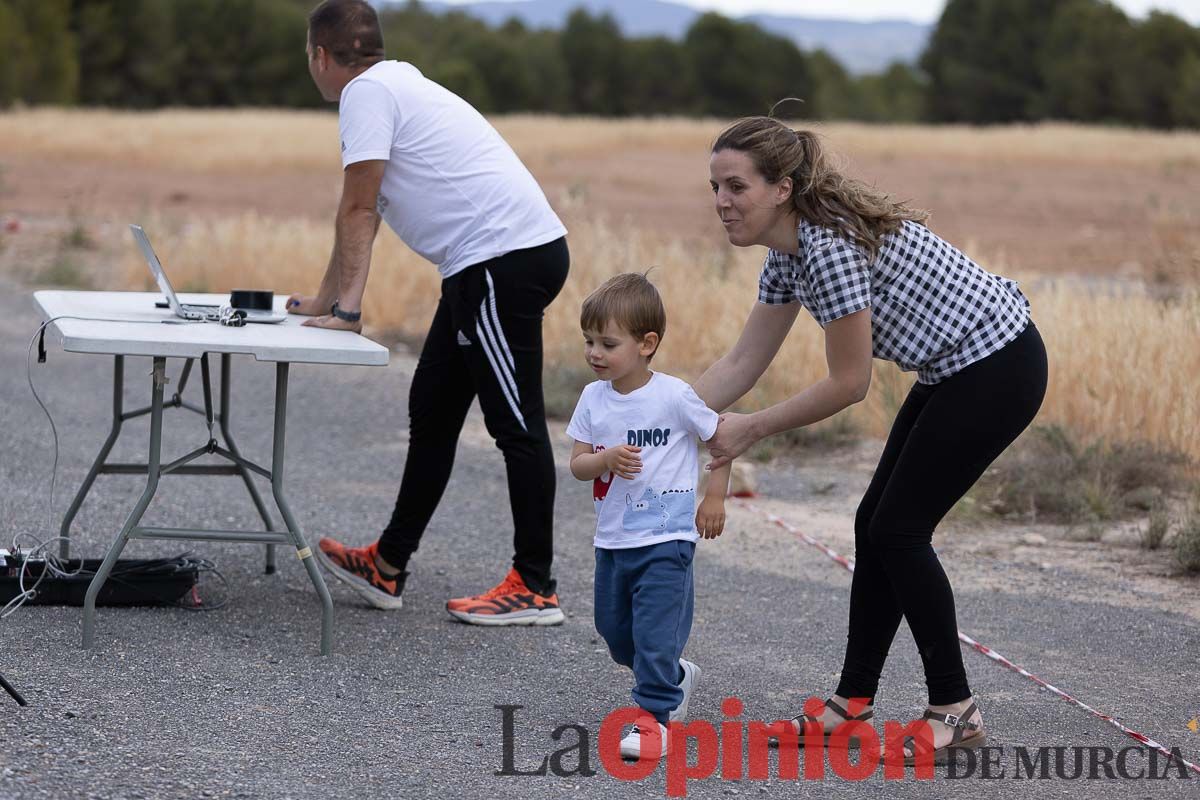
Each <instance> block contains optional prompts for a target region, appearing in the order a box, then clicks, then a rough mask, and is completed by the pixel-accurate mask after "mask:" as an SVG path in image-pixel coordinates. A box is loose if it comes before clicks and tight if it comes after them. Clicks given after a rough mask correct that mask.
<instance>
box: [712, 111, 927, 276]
mask: <svg viewBox="0 0 1200 800" xmlns="http://www.w3.org/2000/svg"><path fill="white" fill-rule="evenodd" d="M722 150H738V151H741V152H743V153H745V154H746V155H748V156H749V157H750V160H751V161H752V162H754V166H755V167H756V168H757V169H758V171H759V173H760V174H762V176H763V178H765V179H766V180H767V182H768V183H778V182H779V181H781V180H783V179H784V178H791V179H792V186H793V188H792V198H791V199H792V206H793V208H794V209H795V210H796V213H797V214H799V215H800V217H801V218H802V219H804V220H807V221H808V222H811V223H813V224H814V225H819V226H821V227H824V228H828V229H830V230H835V231H838V232H840V233H841V234H842V236H844V237H845V238H846V239H847V240H849V241H851V242H854V243H855V244H857V245H859V246H860V247H862V248H863V249H864V250H865V251H866V253H867V256H868V257H869V259H870V260H871V261H874V260H875V257H876V256H877V255H878V254H879V249H880V248H881V247H882V246H883V239H884V237H885V236H886V235H887V234H889V233H894V232H895V231H897V230H899V229H900V226H901V225H902V224H903V223H904V221H905V220H912V221H913V222H917V223H920V224H922V225H924V224H925V222H926V221H927V220H928V219H929V212H927V211H922V210H919V209H912V208H909V207H908V206H907V205H906V204H904V203H902V202H897V201H895V200H892V199H891V197H889V196H888V195H886V194H884V193H882V192H880V191H878V190H876V189H874V188H873V187H871V186H868V185H867V184H865V183H863V182H862V181H858V180H855V179H853V178H848V177H846V176H845V175H843V174H842V173H841V171H839V170H838V168H837V166H836V165H835V164H834V163H833V161H832V159H831V158H830V157H829V155H828V154H827V153H826V151H825V148H824V147H823V146H822V145H821V141H820V139H819V138H818V137H817V134H815V133H814V132H812V131H809V130H792V129H791V128H789V127H787V126H786V125H784V124H783V123H782V122H780V121H779V120H777V119H775V118H774V117H744V118H742V119H739V120H738V121H737V122H734V123H733V124H732V125H730V126H729V127H728V128H726V129H725V130H724V131H722V132H721V135H720V136H718V137H717V140H716V141H715V142H713V146H712V152H714V153H718V152H720V151H722Z"/></svg>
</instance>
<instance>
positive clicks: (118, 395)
mask: <svg viewBox="0 0 1200 800" xmlns="http://www.w3.org/2000/svg"><path fill="white" fill-rule="evenodd" d="M124 391H125V356H117V357H116V367H115V369H114V371H113V419H112V430H110V431H109V432H108V438H107V439H105V440H104V445H103V446H102V447H101V448H100V455H98V456H96V460H95V461H94V462H92V468H91V469H90V470H88V474H87V477H86V478H84V479H83V485H82V486H80V487H79V491H78V492H76V493H75V499H74V500H72V501H71V507H70V508H68V509H67V513H66V516H64V517H63V521H62V527H61V529H60V530H59V532H58V535H59V536H61V537H63V538H62V539H61V540H60V541H59V545H58V557H59V558H61V559H62V560H64V561H66V560H67V559H68V558H70V557H71V523H72V522H73V521H74V520H75V515H76V514H78V513H79V508H80V507H81V506H82V505H83V501H84V498H86V497H87V493H88V492H89V491H91V489H92V484H93V483H95V481H96V476H97V475H99V474H100V467H102V466H103V465H104V461H105V459H107V458H108V454H109V453H110V452H111V451H112V449H113V445H114V444H116V443H117V437H118V436H120V435H121V423H122V422H123V420H122V419H121V414H122V411H123V408H124V405H123V403H124V396H123V393H124Z"/></svg>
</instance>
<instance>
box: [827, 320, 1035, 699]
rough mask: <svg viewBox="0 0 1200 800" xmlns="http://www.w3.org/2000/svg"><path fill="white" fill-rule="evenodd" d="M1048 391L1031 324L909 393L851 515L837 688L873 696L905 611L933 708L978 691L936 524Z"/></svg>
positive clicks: (1026, 422) (845, 692) (851, 694)
mask: <svg viewBox="0 0 1200 800" xmlns="http://www.w3.org/2000/svg"><path fill="white" fill-rule="evenodd" d="M1045 394H1046V349H1045V347H1044V346H1043V344H1042V338H1041V336H1040V335H1039V334H1038V331H1037V328H1035V327H1034V325H1033V323H1032V322H1030V323H1029V325H1028V326H1027V327H1026V328H1025V330H1024V331H1023V332H1022V333H1021V334H1020V335H1019V336H1018V337H1017V338H1016V339H1014V340H1013V341H1012V342H1010V343H1009V344H1007V345H1006V346H1005V347H1004V348H1002V349H1001V350H999V351H997V352H995V353H993V354H991V355H990V356H987V357H986V358H984V359H982V360H980V361H976V362H975V363H974V364H971V365H969V366H967V367H965V368H964V369H962V370H961V371H959V372H957V373H955V374H954V375H952V376H950V377H949V378H947V379H945V380H944V381H942V382H941V383H937V384H934V385H925V384H917V385H916V386H914V387H913V388H912V391H911V392H909V395H908V397H907V398H906V399H905V401H904V405H903V406H901V408H900V412H899V413H898V414H897V415H896V421H895V423H894V424H893V425H892V430H891V433H890V434H888V440H887V444H886V445H885V447H884V449H883V455H882V456H881V457H880V459H879V466H878V467H877V468H876V470H875V475H874V477H873V478H872V479H871V485H870V486H868V487H867V493H866V494H865V495H864V496H863V499H862V502H861V503H860V504H859V507H858V513H857V515H856V516H855V520H854V547H855V553H856V562H855V567H854V579H853V582H852V584H851V587H850V626H849V636H848V637H847V638H848V641H847V643H846V660H845V663H844V664H843V666H842V677H841V682H840V683H839V684H838V689H837V693H838V694H839V695H841V696H842V697H847V698H849V697H862V698H867V699H868V700H869V701H871V702H873V701H874V698H875V692H876V689H877V688H878V686H879V675H880V672H881V671H882V670H883V662H884V661H885V660H886V659H887V655H888V650H889V649H890V648H891V645H892V639H893V638H894V637H895V635H896V629H897V628H898V627H899V626H900V618H901V617H904V618H905V619H907V620H908V625H909V628H911V629H912V634H913V638H914V639H915V640H916V643H917V650H918V652H919V653H920V655H921V661H922V663H923V664H924V666H925V684H926V686H928V688H929V703H930V705H948V704H950V703H957V702H958V701H960V700H965V699H966V698H968V697H970V696H971V689H970V687H969V686H968V685H967V673H966V670H965V669H964V668H963V661H962V652H961V650H960V648H959V643H958V624H957V621H956V620H955V615H954V594H953V592H952V591H951V589H950V581H949V580H947V578H946V573H945V572H944V571H943V570H942V565H941V564H940V563H939V562H938V558H937V554H936V553H934V551H933V545H932V543H931V542H932V540H933V529H934V528H935V527H937V524H938V522H940V521H941V519H942V517H943V516H945V514H946V512H947V511H949V510H950V509H951V507H953V506H954V504H955V503H956V502H958V500H959V499H960V498H961V497H962V496H963V495H964V494H966V492H967V490H968V489H970V488H971V486H972V485H973V484H974V483H975V481H976V480H978V479H979V476H980V475H982V474H983V471H984V470H985V469H987V467H988V465H989V464H991V463H992V461H994V460H995V459H996V457H997V456H999V455H1000V454H1001V453H1002V452H1004V449H1005V448H1006V447H1008V445H1009V444H1011V443H1012V441H1013V440H1014V439H1016V438H1017V436H1018V435H1019V434H1020V433H1021V431H1023V430H1025V428H1026V426H1028V425H1029V423H1030V422H1031V421H1032V420H1033V418H1034V416H1035V415H1036V414H1037V411H1038V408H1039V407H1040V406H1041V404H1042V398H1043V397H1044V396H1045Z"/></svg>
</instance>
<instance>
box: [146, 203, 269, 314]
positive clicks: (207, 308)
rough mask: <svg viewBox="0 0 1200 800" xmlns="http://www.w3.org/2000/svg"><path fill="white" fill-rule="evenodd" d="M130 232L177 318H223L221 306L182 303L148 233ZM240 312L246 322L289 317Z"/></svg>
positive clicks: (261, 312)
mask: <svg viewBox="0 0 1200 800" xmlns="http://www.w3.org/2000/svg"><path fill="white" fill-rule="evenodd" d="M129 230H130V231H132V233H133V239H134V241H135V242H137V245H138V247H139V248H141V251H142V255H143V256H144V257H145V259H146V263H147V264H148V265H149V266H150V272H151V273H152V274H153V275H154V280H155V281H157V282H158V288H159V289H160V290H161V291H162V293H163V294H164V295H166V296H167V305H168V306H169V307H170V309H171V311H172V312H174V314H175V316H177V317H179V318H180V319H190V320H201V321H204V320H209V321H213V322H216V321H217V320H219V319H220V318H221V307H220V306H212V305H193V304H187V303H180V302H179V298H178V297H176V296H175V290H174V289H173V288H171V282H170V281H169V280H167V273H166V271H165V270H164V269H163V265H162V262H161V261H159V260H158V256H156V255H155V254H154V248H153V247H151V246H150V239H149V238H147V237H146V232H145V231H144V230H142V226H141V225H130V226H129ZM239 310H240V311H242V312H243V313H244V314H245V315H246V322H261V323H267V324H271V323H276V322H283V321H284V320H285V319H287V316H288V315H287V314H280V313H278V312H275V311H257V310H253V309H239Z"/></svg>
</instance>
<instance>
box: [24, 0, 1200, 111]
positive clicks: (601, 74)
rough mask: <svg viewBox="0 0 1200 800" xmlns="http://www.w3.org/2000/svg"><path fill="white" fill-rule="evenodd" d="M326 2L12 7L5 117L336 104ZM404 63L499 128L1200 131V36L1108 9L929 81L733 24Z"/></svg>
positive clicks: (455, 19)
mask: <svg viewBox="0 0 1200 800" xmlns="http://www.w3.org/2000/svg"><path fill="white" fill-rule="evenodd" d="M314 2H315V0H0V108H2V107H8V106H11V105H13V104H14V103H24V104H61V105H70V104H80V105H99V106H111V107H126V108H157V107H162V106H247V105H253V106H264V105H265V106H289V107H315V106H319V105H322V103H321V100H320V98H319V97H318V95H317V92H316V90H315V88H314V87H313V86H312V84H311V81H310V79H309V77H308V72H307V70H306V68H305V61H304V37H305V27H306V22H305V17H306V14H307V12H308V11H309V9H310V7H311V6H312V5H313V3H314ZM381 8H382V10H381V20H382V23H383V27H384V40H385V43H386V45H387V51H388V56H389V57H390V58H398V59H402V60H405V61H410V62H412V63H414V64H416V65H417V66H418V67H419V68H420V69H421V70H422V71H423V72H424V73H425V74H426V75H428V76H429V77H430V78H432V79H434V80H436V81H438V82H439V83H441V84H443V85H445V86H447V87H448V88H449V89H451V90H452V91H455V92H457V93H458V94H460V95H462V96H463V97H465V98H466V99H468V100H469V101H471V102H472V103H473V104H474V105H475V106H476V107H477V108H479V109H480V110H481V111H485V112H507V111H541V112H550V113H559V114H597V115H610V116H618V115H629V114H648V115H660V114H683V115H717V116H734V115H739V114H747V113H762V112H765V111H766V110H767V109H769V108H770V107H771V105H772V104H773V103H774V102H775V101H776V100H779V99H780V98H784V97H799V98H803V100H804V102H805V105H804V106H803V107H802V108H797V107H791V108H789V109H788V111H789V113H795V114H797V115H802V116H806V117H809V118H815V119H854V120H864V121H872V122H917V121H944V122H967V123H994V122H1009V121H1023V120H1034V119H1044V118H1054V119H1068V120H1078V121H1086V122H1115V123H1124V124H1133V125H1147V126H1154V127H1177V126H1200V29H1197V28H1194V27H1192V26H1191V25H1189V24H1188V23H1187V22H1185V21H1183V20H1181V19H1179V18H1178V17H1175V16H1172V15H1169V14H1164V13H1159V12H1155V13H1152V14H1151V15H1150V16H1149V17H1148V18H1147V19H1145V20H1133V19H1130V18H1129V17H1128V16H1126V15H1125V14H1124V13H1123V12H1121V11H1120V10H1119V9H1117V8H1116V7H1115V6H1113V5H1112V4H1111V3H1109V2H1107V0H949V2H948V3H947V5H946V8H945V10H944V12H943V14H942V17H941V19H940V20H939V22H938V24H937V26H936V28H935V30H934V32H933V35H932V37H931V39H930V42H929V45H928V47H927V49H926V51H925V53H924V54H923V56H922V58H921V60H920V63H919V65H917V66H908V65H904V64H899V63H897V64H894V65H892V66H891V67H890V68H888V69H887V70H885V71H884V72H882V73H880V74H875V75H862V76H855V75H850V74H849V73H847V71H846V70H845V69H844V68H843V67H842V65H841V64H839V63H838V62H837V61H836V60H835V59H834V58H833V57H832V56H830V55H829V54H828V53H826V52H824V51H820V50H817V51H812V52H804V51H802V50H800V49H799V48H798V47H797V46H796V45H795V44H794V43H793V42H792V41H791V40H789V39H787V38H784V37H782V36H778V35H776V34H772V33H770V32H768V31H765V30H763V29H762V28H759V27H757V26H755V25H752V24H749V23H744V22H739V21H736V20H733V19H730V18H727V17H724V16H721V15H719V14H715V13H709V14H704V15H702V16H700V17H698V18H697V19H696V21H695V22H694V23H693V24H692V25H691V27H690V28H689V29H688V30H687V32H686V34H685V35H684V36H683V38H682V39H681V40H678V41H674V40H671V39H667V38H664V37H639V38H633V37H625V36H623V35H622V32H621V30H620V28H619V27H618V26H617V24H616V23H615V22H614V20H613V19H612V18H611V17H610V16H607V15H592V14H589V13H588V12H586V11H583V10H577V11H575V12H574V13H572V14H571V15H570V17H569V18H568V20H567V22H566V24H565V26H564V27H563V28H562V29H561V30H540V29H538V30H535V29H530V28H528V27H526V26H525V25H523V24H522V23H520V22H519V21H517V20H515V19H514V20H510V21H509V22H507V23H505V24H504V25H502V26H500V27H498V28H493V27H489V26H488V25H486V24H485V23H483V22H481V21H479V20H477V19H474V18H472V17H469V16H467V15H466V14H463V13H459V12H452V13H448V14H442V15H439V14H433V13H431V12H430V11H428V10H427V9H426V8H424V7H423V6H422V5H421V4H420V3H419V2H415V0H414V1H413V2H409V3H407V4H404V5H387V6H382V7H381Z"/></svg>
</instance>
